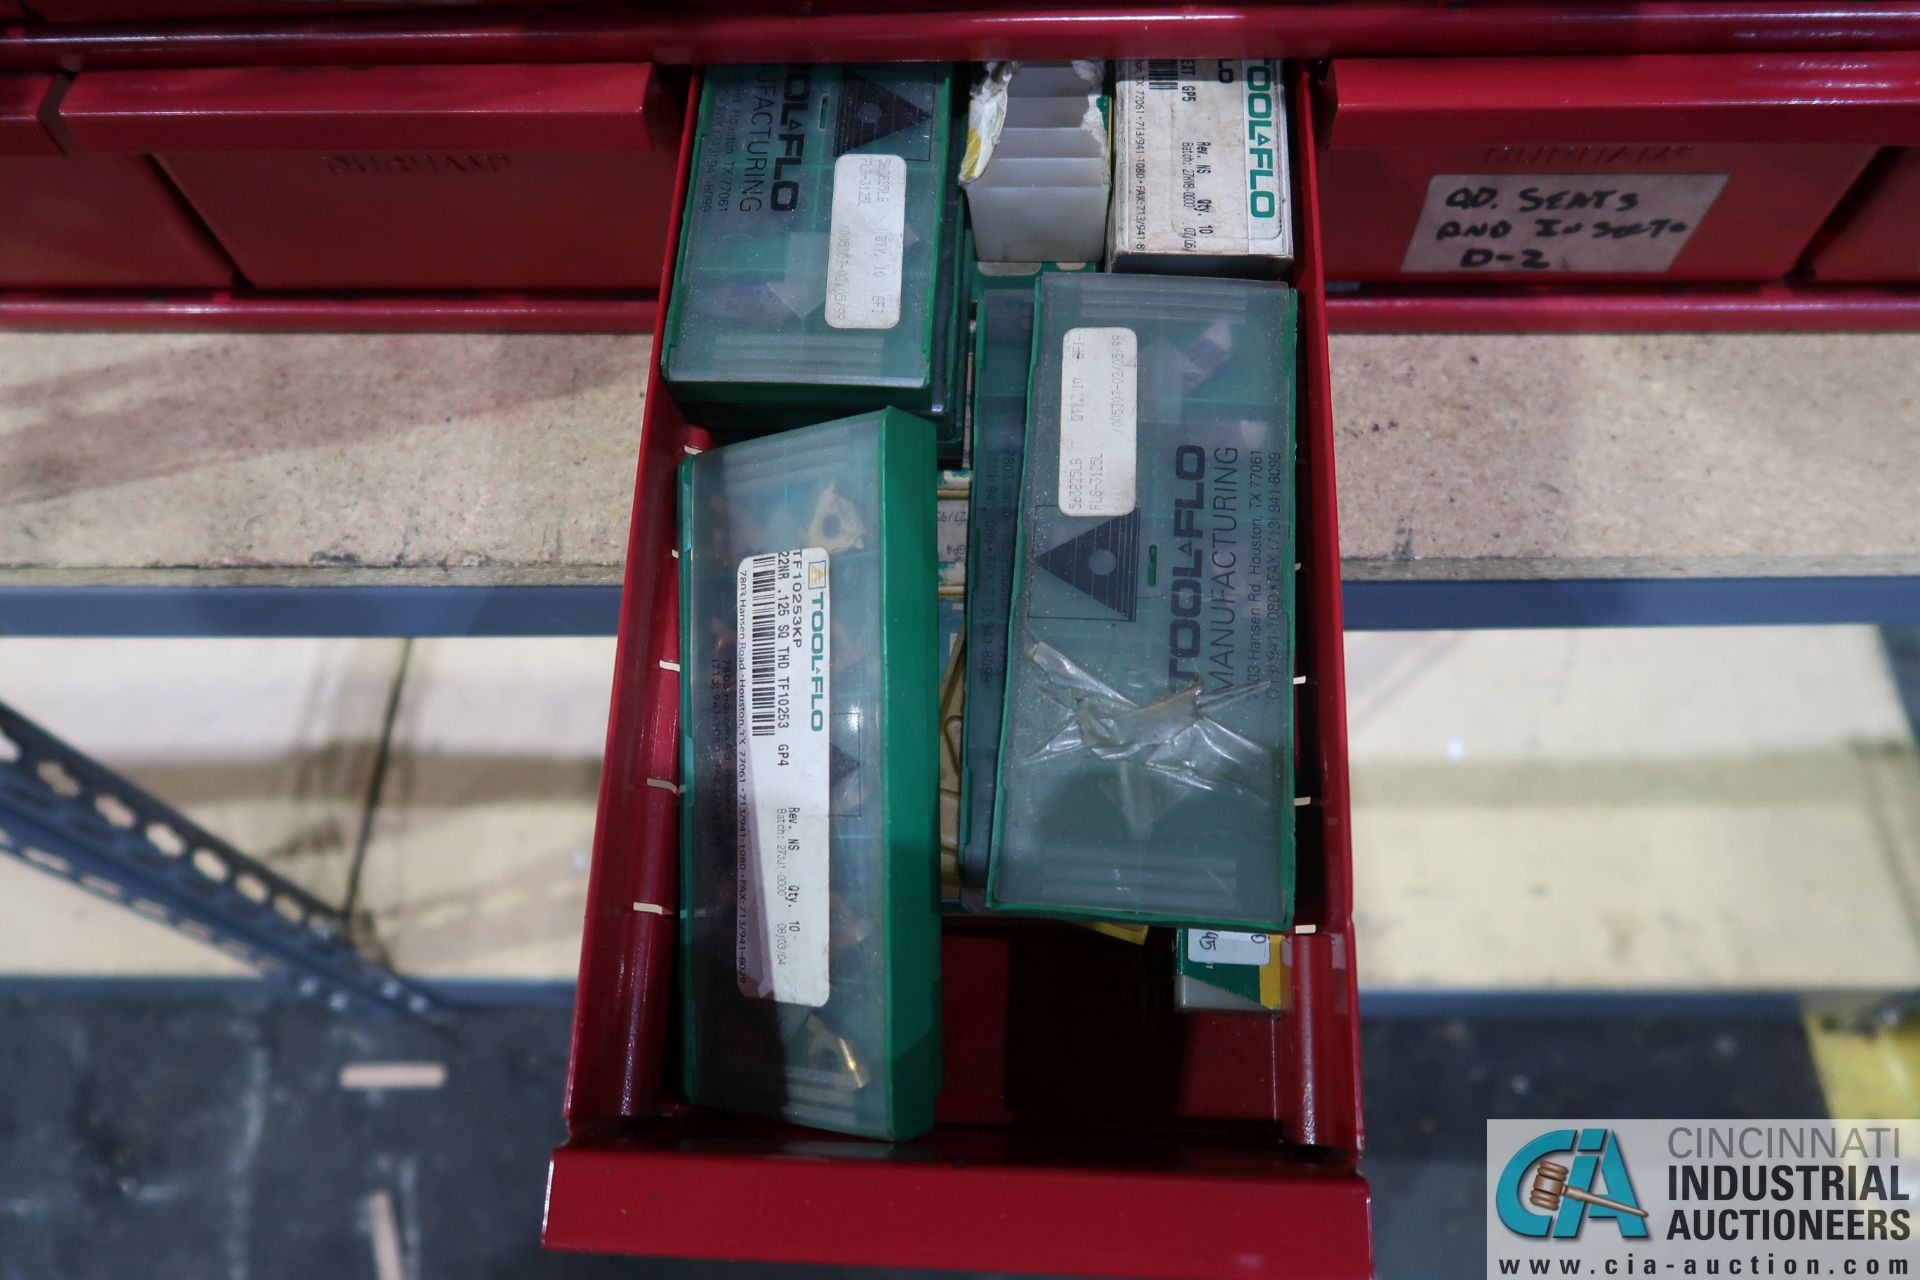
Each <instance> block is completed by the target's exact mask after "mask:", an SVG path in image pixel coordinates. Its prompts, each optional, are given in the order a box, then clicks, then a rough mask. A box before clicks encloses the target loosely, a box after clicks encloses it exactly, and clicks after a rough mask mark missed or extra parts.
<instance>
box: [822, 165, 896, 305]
mask: <svg viewBox="0 0 1920 1280" xmlns="http://www.w3.org/2000/svg"><path fill="white" fill-rule="evenodd" d="M906 250H907V162H906V161H905V160H903V159H902V158H900V157H899V156H883V155H858V154H854V155H844V156H841V157H840V158H839V159H838V160H835V161H834V162H833V220H832V222H831V223H829V224H828V231H827V323H828V324H830V325H832V326H833V327H834V328H836V329H891V328H893V326H895V325H897V324H899V323H900V267H901V262H902V260H903V259H904V258H905V256H906Z"/></svg>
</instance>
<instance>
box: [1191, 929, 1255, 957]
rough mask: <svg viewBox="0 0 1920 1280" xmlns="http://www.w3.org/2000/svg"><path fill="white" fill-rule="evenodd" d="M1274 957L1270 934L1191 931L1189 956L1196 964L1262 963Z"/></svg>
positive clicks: (1209, 930) (1219, 930)
mask: <svg viewBox="0 0 1920 1280" xmlns="http://www.w3.org/2000/svg"><path fill="white" fill-rule="evenodd" d="M1272 958H1273V944H1272V938H1271V935H1270V934H1265V933H1228V932H1227V931H1225V930H1224V929H1189V930H1187V959H1188V960H1190V961H1192V962H1193V963H1195V964H1251V965H1262V964H1265V963H1266V962H1267V961H1269V960H1271V959H1272Z"/></svg>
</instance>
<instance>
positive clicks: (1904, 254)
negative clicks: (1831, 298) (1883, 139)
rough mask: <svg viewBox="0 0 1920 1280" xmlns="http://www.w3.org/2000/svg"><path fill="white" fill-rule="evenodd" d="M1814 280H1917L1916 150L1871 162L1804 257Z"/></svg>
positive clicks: (1919, 199) (1919, 188) (1919, 161)
mask: <svg viewBox="0 0 1920 1280" xmlns="http://www.w3.org/2000/svg"><path fill="white" fill-rule="evenodd" d="M1806 270H1807V274H1808V275H1810V276H1812V277H1813V278H1814V279H1815V280H1834V281H1859V282H1891V281H1912V280H1920V148H1914V147H1898V148H1894V149H1891V150H1889V151H1888V152H1887V153H1886V154H1885V155H1883V156H1881V157H1880V158H1879V159H1878V160H1876V161H1874V163H1873V165H1872V167H1871V168H1869V169H1868V171H1867V174H1866V176H1865V177H1863V178H1862V179H1861V185H1860V188H1859V189H1858V190H1857V191H1855V193H1854V194H1853V195H1852V196H1850V197H1848V199H1847V202H1846V203H1845V204H1844V205H1843V206H1841V208H1840V210H1839V211H1838V212H1837V213H1836V214H1835V215H1834V219H1833V222H1832V223H1831V224H1830V225H1829V227H1828V228H1827V230H1826V231H1825V232H1823V233H1822V234H1821V236H1820V238H1819V239H1818V240H1817V241H1815V243H1814V246H1813V249H1812V251H1811V252H1810V253H1809V254H1808V255H1807V262H1806Z"/></svg>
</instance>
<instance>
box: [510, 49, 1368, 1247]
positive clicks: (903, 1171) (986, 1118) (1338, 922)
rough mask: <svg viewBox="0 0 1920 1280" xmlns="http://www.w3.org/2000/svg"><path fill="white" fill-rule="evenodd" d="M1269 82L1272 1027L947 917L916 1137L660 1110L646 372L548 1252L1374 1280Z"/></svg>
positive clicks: (1320, 611)
mask: <svg viewBox="0 0 1920 1280" xmlns="http://www.w3.org/2000/svg"><path fill="white" fill-rule="evenodd" d="M697 89H698V86H697V84H696V86H695V91H696V92H697ZM1291 91H1292V100H1293V102H1294V105H1295V111H1296V118H1295V121H1294V134H1295V147H1296V150H1295V152H1294V154H1295V156H1296V157H1297V160H1296V166H1297V172H1296V175H1295V181H1296V192H1295V194H1296V207H1297V208H1298V209H1299V210H1300V211H1301V212H1300V219H1301V221H1300V227H1299V230H1300V236H1299V246H1298V248H1299V252H1298V261H1297V264H1296V268H1295V275H1294V283H1295V284H1296V285H1297V287H1298V288H1299V290H1300V294H1301V299H1300V300H1301V307H1300V319H1301V323H1300V341H1301V346H1302V350H1301V352H1300V359H1299V362H1298V368H1299V395H1300V405H1299V418H1298V422H1299V435H1300V448H1299V462H1300V478H1299V509H1300V530H1299V545H1300V555H1301V561H1302V563H1301V571H1300V574H1299V579H1298V592H1299V609H1300V626H1299V628H1298V646H1299V647H1298V670H1300V671H1301V672H1303V673H1304V683H1303V684H1301V685H1300V686H1299V688H1298V689H1297V691H1296V706H1297V716H1296V723H1297V726H1298V727H1297V734H1298V738H1297V743H1296V751H1297V760H1296V767H1295V768H1296V777H1297V779H1298V790H1299V793H1300V794H1301V795H1302V796H1305V797H1308V798H1309V800H1308V802H1307V803H1306V804H1305V805H1304V807H1301V808H1299V809H1298V810H1297V813H1298V819H1299V836H1298V852H1299V856H1298V866H1299V871H1298V909H1297V913H1296V918H1297V920H1298V922H1299V924H1298V928H1297V930H1296V932H1295V933H1294V934H1293V935H1292V936H1291V937H1289V938H1288V939H1287V941H1286V943H1285V945H1286V947H1287V948H1288V949H1289V952H1290V958H1291V963H1292V978H1293V1000H1292V1007H1291V1008H1290V1009H1289V1010H1288V1011H1287V1012H1286V1013H1284V1014H1282V1015H1280V1016H1277V1017H1273V1018H1268V1017H1264V1016H1258V1015H1252V1016H1249V1015H1246V1014H1226V1013H1215V1014H1176V1013H1174V1012H1173V1004H1172V999H1171V988H1170V985H1168V984H1169V983H1170V976H1169V975H1168V974H1167V973H1166V972H1165V968H1166V966H1165V965H1164V964H1162V963H1160V961H1163V960H1165V959H1166V958H1167V957H1165V956H1161V955H1157V954H1155V953H1156V952H1157V951H1160V950H1164V948H1155V949H1146V948H1139V947H1129V946H1126V945H1124V944H1119V943H1115V942H1113V941H1112V940H1111V939H1107V938H1102V937H1099V936H1097V935H1095V934H1092V933H1089V932H1086V931H1083V930H1079V929H1074V928H1070V927H1067V926H1045V925H1034V924H1030V923H1026V922H1017V921H1015V922H1004V923H1001V922H989V923H980V922H978V921H976V920H971V919H970V920H968V921H966V922H965V923H950V927H949V928H948V929H947V930H946V933H945V938H944V942H943V953H942V962H943V970H944V972H943V983H942V985H943V1017H944V1022H945V1026H944V1033H943V1038H944V1042H945V1044H946V1046H947V1048H946V1057H945V1086H944V1090H943V1093H942V1096H941V1101H940V1106H939V1113H938V1114H939V1124H938V1126H937V1127H936V1128H935V1130H934V1131H933V1132H932V1133H931V1134H929V1135H927V1136H926V1137H924V1138H921V1139H918V1140H915V1141H913V1142H909V1143H902V1144H898V1145H891V1146H890V1145H886V1144H881V1143H871V1142H864V1141H859V1140H854V1139H844V1138H839V1137H836V1136H834V1135H831V1134H823V1133H817V1132H812V1131H807V1130H800V1129H794V1128H787V1127H782V1126H779V1125H774V1124H769V1123H765V1122H760V1121H755V1120H749V1119H742V1118H738V1117H731V1116H722V1115H716V1114H714V1113H711V1112H704V1111H700V1110H697V1109H694V1108H690V1107H688V1106H686V1105H685V1104H684V1103H682V1102H680V1101H679V1100H678V1099H677V1097H676V1094H675V1086H674V1083H673V1081H672V1073H673V1070H674V1068H673V1067H672V1066H671V1065H670V1064H671V1062H672V1061H673V1060H674V1059H675V1058H676V1057H677V1055H675V1054H673V1053H671V1052H669V1045H670V1037H671V1035H672V1034H673V1031H672V1029H671V1028H670V1026H669V1023H670V1015H669V1010H670V1006H671V1004H672V999H673V990H674V987H673V983H672V981H671V966H672V962H673V954H674V945H673V942H674V931H675V927H676V926H675V915H674V912H675V903H676V886H675V871H676V860H677V848H678V842H677V834H676V833H677V818H676V806H677V797H676V790H675V778H676V770H677V767H678V756H679V744H678V740H677V731H678V716H679V705H680V703H679V697H678V688H679V679H680V676H679V670H678V657H679V619H678V600H677V594H678V588H677V582H678V578H677V574H676V572H675V561H674V559H673V547H674V545H675V534H674V530H675V520H674V507H673V503H674V473H675V469H676V467H677V465H678V463H679V462H680V459H681V458H682V457H683V456H684V453H685V450H686V447H687V446H688V445H689V443H694V442H698V441H700V440H701V439H702V438H703V437H702V436H700V435H699V434H698V433H696V432H695V431H693V430H692V429H691V428H689V427H688V426H687V425H686V423H685V421H684V419H683V418H682V416H681V414H680V411H679V409H678V407H677V405H676V404H675V402H674V399H673V396H672V393H671V392H670V391H669V390H668V388H667V387H666V385H665V384H664V382H663V380H662V378H661V376H660V369H659V365H658V360H657V357H656V360H655V364H654V368H653V370H652V376H651V378H650V380H649V384H648V395H647V401H646V407H645V412H644V417H643V421H642V424H641V437H640V466H639V478H638V484H637V490H636V493H635V500H634V514H633V529H632V535H631V543H630V546H629V550H628V558H627V578H626V590H625V595H624V598H623V602H622V606H621V610H622V611H621V619H620V641H619V648H618V651H617V657H616V672H615V678H614V692H613V705H612V715H611V720H610V724H609V729H608V739H607V754H606V761H605V768H604V772H603V774H602V778H601V791H600V815H599V829H598V831H597V833H596V836H595V843H594V860H593V871H592V878H591V883H590V888H589V897H588V905H587V919H586V932H585V938H584V941H583V943H582V954H581V961H580V983H579V991H578V995H577V1000H576V1005H575V1012H574V1032H573V1046H572V1059H571V1063H570V1067H569V1073H568V1081H567V1098H566V1117H567V1125H568V1133H569V1137H568V1139H567V1141H566V1143H565V1144H564V1145H563V1146H561V1147H560V1148H559V1149H558V1150H557V1151H556V1152H555V1153H554V1157H553V1165H552V1170H551V1174H550V1181H549V1189H548V1201H547V1218H546V1229H545V1242H546V1244H547V1245H548V1246H549V1247H552V1248H561V1249H589V1250H603V1251H613V1252H622V1253H636V1254H654V1255H677V1256H689V1257H706V1258H725V1259H753V1260H766V1261H785V1262H808V1263H834V1264H870V1265H883V1266H904V1267H941V1268H957V1269H967V1270H979V1271H1022V1272H1051V1273H1060V1274H1073V1275H1114V1276H1172V1277H1193V1278H1194V1280H1200V1278H1202V1277H1206V1278H1207V1280H1213V1278H1214V1277H1218V1276H1220V1275H1223V1274H1227V1275H1277V1274H1287V1275H1312V1276H1336V1275H1337V1276H1355V1277H1359V1276H1366V1275H1369V1274H1371V1264H1370V1247H1369V1236H1368V1205H1367V1188H1366V1184H1365V1183H1364V1182H1363V1181H1362V1180H1361V1178H1360V1175H1359V1173H1358V1171H1357V1162H1358V1159H1359V1153H1360V1145H1361V1117H1360V1072H1359V1044H1358V1020H1357V1009H1356V1001H1355V982H1354V955H1353V927H1352V873H1351V872H1352V868H1351V844H1350V833H1349V820H1348V798H1347V761H1346V720H1345V686H1344V677H1343V670H1342V658H1341V618H1340V573H1339V545H1338V535H1337V530H1336V523H1335V512H1334V471H1333V466H1334V459H1333V423H1332V415H1331V409H1330V405H1329V402H1328V375H1327V353H1326V317H1325V306H1324V298H1323V291H1322V281H1321V271H1320V259H1319V243H1320V228H1319V224H1318V217H1317V212H1316V203H1317V194H1318V193H1317V189H1316V176H1315V175H1316V171H1315V153H1314V144H1313V138H1314V130H1313V128H1312V119H1311V111H1312V104H1311V103H1310V101H1309V99H1308V94H1307V92H1306V85H1305V78H1304V77H1303V76H1300V75H1298V74H1296V75H1295V76H1294V79H1293V81H1292V83H1291ZM694 115H695V113H694V112H693V111H692V110H689V111H688V112H687V119H688V121H689V122H691V121H692V120H693V119H694ZM690 127H691V126H690V125H689V133H688V135H687V136H686V138H684V139H683V141H682V147H681V152H682V153H681V168H680V178H679V185H678V189H677V191H676V197H675V207H676V208H677V207H679V204H680V202H681V201H682V200H684V197H685V187H686V181H687V177H686V172H687V163H688V158H689V154H690V151H691V132H690ZM675 235H676V237H677V232H676V233H675ZM673 251H674V246H673V245H672V244H669V246H668V263H669V267H671V264H672V260H673ZM662 288H663V291H664V290H665V288H667V285H665V284H663V286H662Z"/></svg>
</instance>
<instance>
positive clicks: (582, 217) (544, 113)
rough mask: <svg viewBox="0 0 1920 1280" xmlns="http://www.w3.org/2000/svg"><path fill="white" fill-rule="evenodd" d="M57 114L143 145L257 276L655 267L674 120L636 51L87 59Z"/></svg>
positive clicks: (607, 281) (328, 277)
mask: <svg viewBox="0 0 1920 1280" xmlns="http://www.w3.org/2000/svg"><path fill="white" fill-rule="evenodd" d="M60 116H61V119H62V121H63V122H64V123H65V125H66V128H67V129H68V130H69V131H70V132H71V134H72V136H73V137H74V139H75V141H76V142H77V143H78V144H79V145H80V146H82V147H84V148H86V149H88V150H92V151H101V152H139V153H150V154H152V155H154V156H156V157H158V159H159V160H160V162H161V164H162V165H163V166H164V167H165V168H166V170H167V172H168V174H169V175H170V176H171V177H172V178H173V180H174V182H175V183H177V184H178V186H179V188H180V190H181V192H182V193H183V194H184V195H185V196H186V198H187V199H188V200H189V201H191V202H192V204H193V207H194V208H195V210H196V211H197V212H198V213H199V215H200V216H201V218H203V219H204V220H205V221H206V224H207V226H208V227H209V228H210V229H211V230H212V231H213V233H214V235H215V236H216V237H218V239H219V241H220V243H221V244H222V245H223V246H224V247H225V248H226V249H227V251H228V252H229V253H230V254H232V256H233V259H234V261H235V262H236V263H238V264H239V267H240V270H241V272H242V274H243V275H244V276H245V277H246V279H247V281H248V283H250V284H252V285H254V286H255V287H258V288H273V289H336V288H352V289H361V288H364V289H381V288H400V289H439V288H446V289H462V288H464V289H485V288H502V289H639V288H652V287H653V286H655V285H656V284H658V282H659V278H660V274H659V273H660V260H661V246H662V245H663V244H664V242H665V237H666V231H667V223H668V220H669V217H670V213H671V209H670V205H669V203H668V196H669V192H670V191H671V182H672V175H673V168H674V163H675V155H674V151H673V148H672V146H671V145H670V141H671V139H672V137H674V136H675V135H676V134H677V127H678V119H677V113H676V110H675V107H674V106H673V105H672V104H670V103H668V102H667V100H666V99H665V98H664V97H663V95H662V94H661V92H660V90H659V86H658V82H657V79H656V77H655V75H654V73H653V69H652V68H651V67H649V66H647V65H645V64H632V65H620V64H590V65H571V66H479V67H380V68H370V69H354V68H323V69H309V68H241V69H237V70H187V71H153V72H135V71H128V72H98V73H86V74H83V75H81V76H80V77H79V78H78V79H77V80H76V81H75V82H74V85H73V88H72V89H71V90H70V91H69V92H68V94H67V96H66V98H65V100H64V101H63V102H62V103H61V107H60ZM663 140H666V141H667V142H668V143H669V145H664V146H663V145H661V143H662V141H663Z"/></svg>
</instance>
